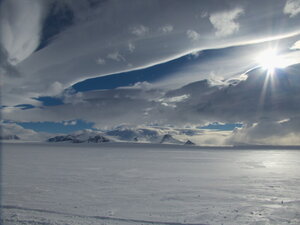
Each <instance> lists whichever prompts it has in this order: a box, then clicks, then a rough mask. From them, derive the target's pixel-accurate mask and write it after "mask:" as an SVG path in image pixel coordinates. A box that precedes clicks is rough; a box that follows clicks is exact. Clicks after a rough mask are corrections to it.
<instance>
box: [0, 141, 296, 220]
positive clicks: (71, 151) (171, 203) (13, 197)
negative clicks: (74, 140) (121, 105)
mask: <svg viewBox="0 0 300 225" xmlns="http://www.w3.org/2000/svg"><path fill="white" fill-rule="evenodd" d="M2 156H3V162H2V208H3V220H4V223H3V224H5V225H6V224H9V225H20V224H39V225H54V224H55V225H84V224H119V225H125V224H126V225H128V224H133V225H135V224H167V225H183V224H211V225H215V224H224V225H225V224H226V225H229V224H230V225H232V224H278V225H279V224H280V225H282V224H294V225H296V224H300V188H299V187H300V175H299V171H300V151H298V150H270V149H269V150H247V149H246V148H244V149H243V150H238V149H230V148H228V149H222V148H220V149H213V148H210V149H197V148H196V147H189V146H172V145H164V146H161V145H141V144H135V145H134V144H120V143H107V144H91V145H84V144H37V143H36V144H29V143H26V144H25V143H24V144H9V143H6V144H3V145H2Z"/></svg>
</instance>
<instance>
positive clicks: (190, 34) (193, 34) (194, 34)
mask: <svg viewBox="0 0 300 225" xmlns="http://www.w3.org/2000/svg"><path fill="white" fill-rule="evenodd" d="M186 35H187V36H188V38H189V39H191V40H192V41H198V40H199V39H200V37H201V36H200V34H199V33H197V32H196V31H194V30H187V31H186Z"/></svg>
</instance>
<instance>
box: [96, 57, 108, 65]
mask: <svg viewBox="0 0 300 225" xmlns="http://www.w3.org/2000/svg"><path fill="white" fill-rule="evenodd" d="M96 62H97V64H99V65H104V64H105V63H106V61H105V59H102V58H98V59H97V60H96Z"/></svg>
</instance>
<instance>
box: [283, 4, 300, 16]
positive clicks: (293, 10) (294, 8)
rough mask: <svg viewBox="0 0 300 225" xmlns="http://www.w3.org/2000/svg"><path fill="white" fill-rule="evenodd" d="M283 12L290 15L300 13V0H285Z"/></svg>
mask: <svg viewBox="0 0 300 225" xmlns="http://www.w3.org/2000/svg"><path fill="white" fill-rule="evenodd" d="M283 12H284V13H285V14H288V15H289V16H290V17H295V16H297V15H298V14H299V13H300V0H287V1H286V3H285V6H284V9H283Z"/></svg>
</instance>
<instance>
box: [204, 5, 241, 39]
mask: <svg viewBox="0 0 300 225" xmlns="http://www.w3.org/2000/svg"><path fill="white" fill-rule="evenodd" d="M243 13H244V10H243V9H242V8H235V9H233V10H230V11H223V12H217V13H213V14H211V15H210V16H209V21H210V22H211V24H212V25H213V26H214V28H215V29H216V33H215V34H216V36H217V37H226V36H229V35H231V34H233V33H235V32H237V31H238V30H239V28H240V25H239V23H238V22H236V21H235V20H236V19H237V18H238V17H239V16H240V15H242V14H243Z"/></svg>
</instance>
